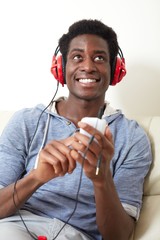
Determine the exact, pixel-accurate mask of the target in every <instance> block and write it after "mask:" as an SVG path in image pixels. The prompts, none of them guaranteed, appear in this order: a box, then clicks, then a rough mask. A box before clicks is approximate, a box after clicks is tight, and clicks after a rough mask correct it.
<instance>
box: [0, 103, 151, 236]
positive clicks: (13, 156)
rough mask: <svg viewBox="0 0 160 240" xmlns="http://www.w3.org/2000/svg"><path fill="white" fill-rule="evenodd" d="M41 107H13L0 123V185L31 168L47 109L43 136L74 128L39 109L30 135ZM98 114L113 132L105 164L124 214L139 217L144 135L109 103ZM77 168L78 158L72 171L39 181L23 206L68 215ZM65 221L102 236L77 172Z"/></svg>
mask: <svg viewBox="0 0 160 240" xmlns="http://www.w3.org/2000/svg"><path fill="white" fill-rule="evenodd" d="M44 108H45V107H44V106H43V105H37V106H36V107H34V108H31V109H29V108H28V109H22V110H20V111H18V112H16V113H15V114H14V115H13V117H12V118H11V119H10V121H9V123H8V125H7V126H6V128H5V129H4V131H3V133H2V135H1V137H0V187H6V186H7V185H9V184H11V183H13V182H15V181H16V179H17V178H18V176H19V175H21V173H22V172H23V171H24V169H26V174H27V173H28V172H29V171H31V170H32V169H33V168H34V165H35V161H36V157H37V154H38V152H39V149H40V147H41V145H42V140H43V137H44V130H45V126H46V122H47V118H48V116H49V115H50V123H49V126H48V134H47V136H46V141H45V142H48V141H50V140H53V139H58V140H60V139H64V138H67V137H68V136H71V135H72V134H73V133H74V132H75V131H76V130H77V129H76V126H75V125H74V124H73V123H72V122H70V121H69V120H68V119H66V118H64V117H62V116H59V115H58V114H57V112H56V109H53V110H52V111H49V110H46V111H45V112H44V113H43V114H42V115H41V118H40V121H39V124H38V128H37V131H36V134H35V137H34V139H33V141H32V138H33V135H34V133H35V129H36V126H37V121H38V119H39V116H40V114H41V113H42V110H43V109H44ZM103 118H105V119H106V121H107V123H108V125H109V127H110V130H111V132H112V134H113V138H114V143H115V153H114V156H113V159H112V161H111V165H110V167H111V172H112V175H113V179H114V183H115V186H116V189H117V192H118V195H119V198H120V201H121V203H122V204H123V206H124V208H125V210H126V211H127V212H128V214H130V215H131V216H133V217H134V218H135V219H138V215H139V211H140V208H141V203H142V194H143V182H144V177H145V176H146V174H147V172H148V170H149V167H150V164H151V160H152V156H151V148H150V142H149V139H148V137H147V135H146V133H145V132H144V130H143V129H142V128H141V127H140V126H139V125H138V124H137V123H136V122H135V121H133V120H128V119H127V118H126V117H125V116H124V115H123V114H122V112H121V111H119V110H113V109H112V108H111V107H110V106H109V105H107V107H106V110H105V112H104V115H103ZM80 173H81V165H79V164H78V163H77V167H76V169H75V170H74V171H73V173H72V174H66V175H65V176H63V177H58V178H55V179H53V180H51V181H49V182H48V183H46V184H44V185H43V186H42V187H40V188H39V189H38V190H37V191H36V192H35V193H34V194H33V195H32V196H31V198H30V199H29V200H28V201H27V202H26V203H25V204H24V206H23V207H22V209H26V210H28V211H31V212H33V213H35V214H37V215H41V216H45V217H46V216H47V217H49V218H58V219H60V220H62V221H64V222H65V221H67V219H68V218H69V217H70V215H71V213H72V212H73V209H74V207H75V199H76V194H77V189H78V185H79V181H80ZM69 224H71V225H73V226H74V227H76V228H78V229H79V230H81V231H84V232H86V233H87V234H89V235H90V236H91V237H93V239H97V240H98V239H101V236H100V234H99V231H98V229H97V225H96V208H95V198H94V190H93V184H92V182H91V181H90V180H89V179H88V178H87V177H86V176H85V174H83V175H82V183H81V188H80V193H79V196H78V205H77V209H76V212H75V213H74V215H73V216H72V217H71V219H70V221H69Z"/></svg>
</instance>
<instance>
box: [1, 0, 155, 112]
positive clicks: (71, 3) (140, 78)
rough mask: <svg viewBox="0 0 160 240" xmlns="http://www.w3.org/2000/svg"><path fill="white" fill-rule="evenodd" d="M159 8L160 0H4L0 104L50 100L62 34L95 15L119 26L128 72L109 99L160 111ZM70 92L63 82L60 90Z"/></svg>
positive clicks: (129, 108)
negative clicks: (54, 57) (76, 23)
mask: <svg viewBox="0 0 160 240" xmlns="http://www.w3.org/2000/svg"><path fill="white" fill-rule="evenodd" d="M159 10H160V1H159V0H134V1H131V0H121V1H119V0H112V1H108V0H99V1H95V0H81V1H76V0H61V1H54V0H47V1H44V0H14V1H12V0H0V110H18V109H21V108H23V107H33V106H35V105H36V104H38V103H43V104H45V105H47V104H48V103H49V102H50V100H51V98H52V97H53V95H54V93H55V91H56V86H57V81H56V80H55V79H54V78H53V76H52V74H51V72H50V67H51V61H52V56H53V54H54V51H55V48H56V47H57V43H58V39H59V38H60V37H61V35H62V34H63V33H65V32H67V30H68V27H69V26H70V25H71V24H72V23H73V22H75V21H77V20H80V19H82V18H87V19H88V18H93V19H98V20H102V21H103V22H104V23H105V24H107V25H109V26H110V27H112V28H113V29H114V30H115V31H116V33H117V36H118V41H119V45H120V47H121V49H122V51H123V54H124V57H125V60H126V68H127V75H126V77H125V78H124V79H123V81H122V82H120V83H119V84H118V85H116V86H114V87H113V86H111V87H110V88H109V90H108V92H107V94H106V99H107V100H108V101H109V102H110V103H111V105H112V106H113V107H115V108H120V109H122V111H123V112H124V113H125V114H136V115H150V116H152V115H160V106H159V105H160V104H159V103H160V94H159V91H160V47H159V43H160V30H159V29H160V26H159V25H160V14H159ZM67 94H68V91H67V87H62V86H60V87H59V90H58V93H57V96H62V95H66V96H67Z"/></svg>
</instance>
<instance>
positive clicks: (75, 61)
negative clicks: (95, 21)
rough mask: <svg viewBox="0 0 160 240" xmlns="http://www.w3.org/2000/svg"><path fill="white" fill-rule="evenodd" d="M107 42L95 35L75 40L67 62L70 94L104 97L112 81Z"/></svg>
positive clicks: (82, 96)
mask: <svg viewBox="0 0 160 240" xmlns="http://www.w3.org/2000/svg"><path fill="white" fill-rule="evenodd" d="M110 71H111V70H110V58H109V50H108V45H107V43H106V41H105V40H104V39H102V38H101V37H98V36H96V35H91V34H83V35H79V36H77V37H75V38H73V39H72V41H71V42H70V46H69V51H68V55H67V63H66V83H67V86H68V89H69V92H70V95H74V96H75V97H78V98H80V99H84V100H92V99H96V98H104V97H105V92H106V90H107V89H108V86H109V83H110V75H111V74H110Z"/></svg>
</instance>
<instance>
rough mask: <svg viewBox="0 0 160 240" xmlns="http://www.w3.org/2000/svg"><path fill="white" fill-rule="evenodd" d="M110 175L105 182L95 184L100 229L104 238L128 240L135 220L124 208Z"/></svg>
mask: <svg viewBox="0 0 160 240" xmlns="http://www.w3.org/2000/svg"><path fill="white" fill-rule="evenodd" d="M109 175H110V176H109V177H108V178H107V181H106V182H105V183H103V184H102V185H101V184H99V185H98V186H96V185H95V186H94V190H95V201H96V218H97V225H98V229H99V231H100V233H101V235H102V236H103V239H104V240H105V239H110V240H117V239H119V240H121V239H122V240H128V239H129V236H130V235H131V233H132V231H133V228H134V220H133V219H132V218H131V217H130V216H129V215H128V214H127V213H126V212H125V210H124V209H123V206H122V205H121V202H120V200H119V197H118V194H117V192H116V189H115V186H114V182H113V180H112V177H111V174H109Z"/></svg>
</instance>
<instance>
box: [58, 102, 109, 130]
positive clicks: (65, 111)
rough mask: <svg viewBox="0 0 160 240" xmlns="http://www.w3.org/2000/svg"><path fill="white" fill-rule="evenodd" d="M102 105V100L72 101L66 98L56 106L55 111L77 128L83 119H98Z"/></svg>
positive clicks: (103, 103)
mask: <svg viewBox="0 0 160 240" xmlns="http://www.w3.org/2000/svg"><path fill="white" fill-rule="evenodd" d="M104 105H105V102H104V99H103V100H101V101H100V100H98V99H95V100H92V101H87V100H83V99H77V100H75V99H74V100H72V99H70V98H68V99H67V100H64V101H60V102H59V103H58V104H57V111H58V113H59V114H60V115H61V116H64V117H65V118H67V119H69V120H70V121H72V122H73V123H74V124H75V125H76V126H77V123H78V122H79V121H80V120H81V119H82V118H83V117H99V116H98V115H99V111H100V109H101V108H102V107H103V109H104Z"/></svg>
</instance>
